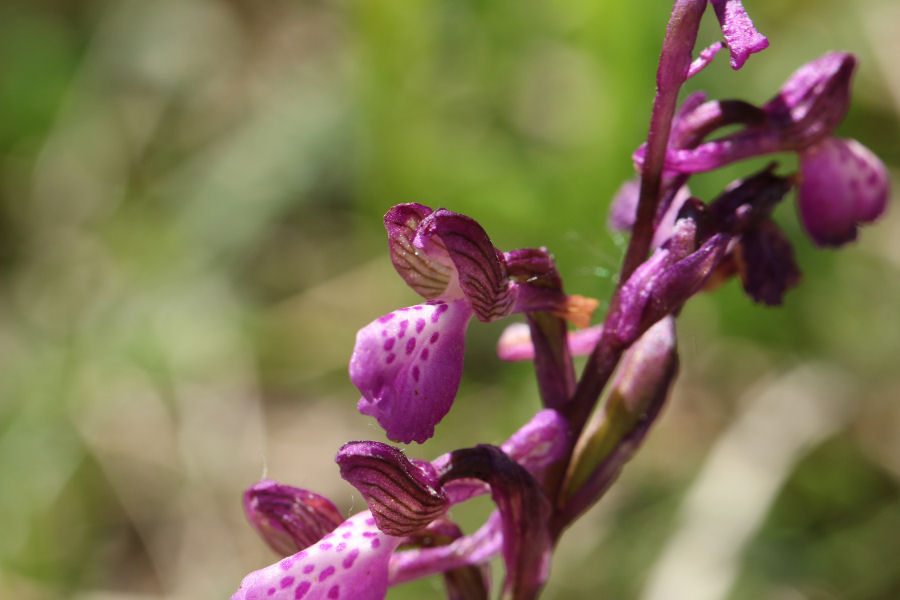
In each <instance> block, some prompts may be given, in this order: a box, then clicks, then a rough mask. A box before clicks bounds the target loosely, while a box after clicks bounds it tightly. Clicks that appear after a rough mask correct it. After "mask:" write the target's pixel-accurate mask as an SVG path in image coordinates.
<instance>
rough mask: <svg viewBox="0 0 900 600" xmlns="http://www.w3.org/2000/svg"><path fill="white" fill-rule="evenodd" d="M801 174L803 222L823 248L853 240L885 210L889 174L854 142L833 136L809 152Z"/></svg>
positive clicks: (799, 205) (800, 201) (800, 200)
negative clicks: (862, 225) (858, 228)
mask: <svg viewBox="0 0 900 600" xmlns="http://www.w3.org/2000/svg"><path fill="white" fill-rule="evenodd" d="M800 170H801V173H802V176H803V180H802V182H801V183H800V189H799V190H798V194H797V198H798V207H799V209H800V218H801V220H802V222H803V226H804V227H805V228H806V231H807V233H808V234H809V236H810V237H811V238H812V239H813V241H815V242H816V244H818V245H820V246H840V245H841V244H844V243H846V242H850V241H853V240H855V239H856V229H857V226H858V225H859V224H860V223H868V222H871V221H874V220H875V219H877V218H878V217H879V216H881V214H882V213H883V212H884V210H885V207H886V206H887V199H888V176H887V170H886V169H885V167H884V164H882V162H881V161H880V160H879V159H878V157H877V156H875V155H874V154H872V153H871V152H870V151H869V150H868V149H867V148H866V147H865V146H863V145H862V144H860V143H859V142H857V141H855V140H843V139H838V138H829V139H826V140H824V141H823V142H820V143H818V144H816V145H814V146H811V147H810V148H807V149H806V150H805V151H804V152H803V153H802V155H801V162H800Z"/></svg>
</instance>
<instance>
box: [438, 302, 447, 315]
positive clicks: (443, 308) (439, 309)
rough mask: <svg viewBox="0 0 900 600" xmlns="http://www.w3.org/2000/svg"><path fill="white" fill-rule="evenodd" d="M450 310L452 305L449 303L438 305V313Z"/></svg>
mask: <svg viewBox="0 0 900 600" xmlns="http://www.w3.org/2000/svg"><path fill="white" fill-rule="evenodd" d="M448 310H450V305H449V304H441V305H440V306H438V308H437V313H438V314H442V313H445V312H447V311H448Z"/></svg>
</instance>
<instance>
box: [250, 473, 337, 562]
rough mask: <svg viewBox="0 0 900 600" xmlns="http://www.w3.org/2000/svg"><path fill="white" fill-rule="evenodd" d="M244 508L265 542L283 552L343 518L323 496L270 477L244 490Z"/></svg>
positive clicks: (301, 545) (328, 529) (305, 542)
mask: <svg viewBox="0 0 900 600" xmlns="http://www.w3.org/2000/svg"><path fill="white" fill-rule="evenodd" d="M244 512H245V513H246V515H247V519H248V520H249V521H250V524H251V525H253V527H254V529H256V530H257V531H258V532H259V534H260V535H261V536H262V538H263V539H264V540H265V541H266V543H267V544H269V546H271V547H272V549H273V550H275V552H277V553H279V554H281V555H282V556H288V555H291V554H293V553H295V552H297V551H298V550H302V549H303V548H306V547H307V546H310V545H312V544H313V543H315V542H316V541H317V540H319V539H320V538H321V537H323V536H325V535H326V534H328V533H330V532H331V531H333V530H334V528H335V527H337V526H338V525H340V524H341V522H342V521H343V520H344V517H342V516H341V513H340V511H339V510H338V509H337V507H335V505H334V504H332V503H331V501H330V500H329V499H328V498H326V497H325V496H321V495H319V494H316V493H314V492H310V491H309V490H304V489H300V488H295V487H292V486H289V485H282V484H280V483H278V482H275V481H271V480H264V481H260V482H259V483H257V484H255V485H253V486H252V487H250V488H249V489H248V490H247V491H246V492H244Z"/></svg>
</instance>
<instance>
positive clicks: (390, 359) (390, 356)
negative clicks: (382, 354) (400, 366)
mask: <svg viewBox="0 0 900 600" xmlns="http://www.w3.org/2000/svg"><path fill="white" fill-rule="evenodd" d="M395 360H397V355H396V354H388V357H387V358H386V359H385V361H384V362H386V363H387V364H391V363H392V362H394V361H395Z"/></svg>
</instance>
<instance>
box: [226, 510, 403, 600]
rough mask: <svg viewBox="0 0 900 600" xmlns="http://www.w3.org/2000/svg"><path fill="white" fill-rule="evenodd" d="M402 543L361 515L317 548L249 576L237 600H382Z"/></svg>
mask: <svg viewBox="0 0 900 600" xmlns="http://www.w3.org/2000/svg"><path fill="white" fill-rule="evenodd" d="M402 541H403V538H400V537H393V536H390V535H387V534H385V533H382V532H381V531H379V530H378V528H377V527H376V526H375V519H374V518H373V517H372V514H371V513H370V512H369V511H365V512H361V513H359V514H357V515H355V516H353V517H351V518H350V519H348V520H347V521H345V522H344V523H342V524H341V525H339V526H338V528H337V529H335V530H334V531H333V532H332V533H329V534H328V535H326V536H325V537H324V538H322V539H321V540H320V541H319V542H317V543H316V544H314V545H312V546H310V547H308V548H306V549H305V550H303V551H301V552H298V553H296V554H294V555H293V556H289V557H288V558H285V559H283V560H281V561H279V562H277V563H275V564H273V565H270V566H268V567H266V568H264V569H260V570H259V571H254V572H253V573H250V574H249V575H247V576H246V577H245V578H244V580H243V581H242V582H241V587H240V589H238V591H237V592H236V593H235V594H234V595H233V596H232V597H231V600H382V599H383V598H384V597H385V595H386V594H387V587H388V564H389V561H390V559H391V554H392V553H393V552H394V550H395V549H396V548H397V546H399V545H400V543H401V542H402Z"/></svg>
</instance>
